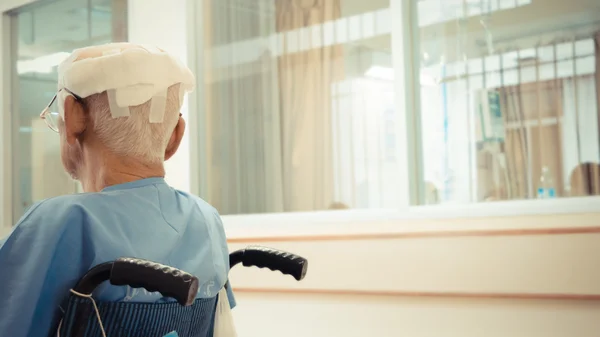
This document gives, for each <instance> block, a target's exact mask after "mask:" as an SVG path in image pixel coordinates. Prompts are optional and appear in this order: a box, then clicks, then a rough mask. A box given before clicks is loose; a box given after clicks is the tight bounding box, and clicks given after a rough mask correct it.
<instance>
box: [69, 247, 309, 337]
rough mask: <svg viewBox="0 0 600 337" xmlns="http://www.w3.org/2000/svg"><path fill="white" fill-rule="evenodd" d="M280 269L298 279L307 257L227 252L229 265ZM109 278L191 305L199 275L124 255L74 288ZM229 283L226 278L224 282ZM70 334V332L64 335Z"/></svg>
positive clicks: (78, 321)
mask: <svg viewBox="0 0 600 337" xmlns="http://www.w3.org/2000/svg"><path fill="white" fill-rule="evenodd" d="M240 263H241V264H242V265H243V266H245V267H251V266H255V267H258V268H268V269H270V270H273V271H280V272H281V273H282V274H284V275H291V276H292V277H294V278H295V279H296V280H297V281H301V280H302V279H304V277H305V276H306V272H307V270H308V261H307V260H306V259H305V258H303V257H301V256H298V255H294V254H291V253H288V252H284V251H281V250H277V249H272V248H268V247H262V246H250V247H247V248H245V249H240V250H237V251H234V252H233V253H231V254H230V255H229V266H230V269H231V268H233V267H234V266H236V265H238V264H240ZM106 281H109V282H110V284H112V285H116V286H130V287H132V288H144V289H146V290H147V291H149V292H159V293H161V294H162V295H163V296H164V297H170V298H174V299H175V300H176V301H177V302H178V303H179V304H180V305H182V306H191V305H192V304H194V302H195V301H196V296H197V293H198V286H199V282H198V278H197V277H195V276H193V275H191V274H189V273H187V272H185V271H182V270H180V269H177V268H174V267H170V266H166V265H163V264H159V263H155V262H152V261H147V260H142V259H137V258H129V257H123V258H119V259H117V260H115V261H111V262H105V263H102V264H99V265H97V266H95V267H93V268H92V269H90V270H89V271H88V272H87V273H86V274H85V275H84V276H83V277H81V278H80V279H79V281H78V282H77V284H76V285H75V287H74V288H73V290H74V291H75V292H77V293H80V294H92V293H93V291H94V290H95V289H96V288H97V287H98V286H99V285H100V284H102V283H104V282H106ZM225 286H226V287H229V282H227V283H226V285H225ZM87 320H88V316H87V315H86V313H84V312H81V311H78V312H76V313H75V317H74V321H73V322H74V324H73V325H74V326H75V328H74V330H75V333H74V335H75V336H80V335H82V334H81V332H82V331H80V328H78V327H79V326H81V327H83V326H84V324H85V323H86V322H87ZM66 337H70V336H66Z"/></svg>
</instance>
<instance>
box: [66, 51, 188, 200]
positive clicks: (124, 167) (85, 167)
mask: <svg viewBox="0 0 600 337" xmlns="http://www.w3.org/2000/svg"><path fill="white" fill-rule="evenodd" d="M109 46H110V45H109ZM114 46H118V48H119V49H120V50H126V49H129V48H136V49H137V50H138V51H139V50H140V49H141V47H139V46H136V45H130V44H118V45H116V44H115V45H113V47H112V48H115V47H114ZM106 50H107V47H106V46H98V47H89V48H84V49H81V50H79V51H77V52H78V54H77V57H76V58H74V59H73V60H72V62H73V63H72V64H73V65H75V64H76V63H77V62H80V61H81V60H86V59H89V58H96V57H100V56H103V52H105V51H106ZM142 57H144V56H143V55H142ZM59 69H60V68H59ZM155 70H156V69H146V71H155ZM132 74H134V73H132ZM59 76H60V71H59ZM98 76H99V78H100V80H99V82H102V81H103V79H102V78H101V77H102V76H105V77H106V74H98ZM111 76H112V75H111ZM115 76H117V74H115ZM137 76H140V75H139V74H138V75H137ZM141 77H144V76H143V75H141ZM104 79H106V78H104ZM87 80H88V81H95V80H96V78H95V76H94V73H93V70H92V73H91V74H90V76H89V78H88V79H87ZM144 80H146V79H145V77H144V78H140V81H144ZM158 80H159V81H160V80H161V79H160V78H159V79H158ZM106 81H107V83H111V82H110V81H112V79H111V78H108V79H107V80H106ZM119 81H125V82H127V81H128V79H122V80H121V79H120V80H119ZM128 83H129V84H131V83H137V82H136V80H133V81H129V82H128ZM165 83H167V82H165ZM169 83H170V82H169ZM116 85H117V86H118V83H117V84H116ZM136 85H137V87H136ZM136 85H133V86H131V85H130V86H129V87H128V88H126V89H128V91H127V92H126V95H123V93H116V94H115V91H113V92H112V98H111V94H110V92H109V91H110V90H104V91H101V92H98V93H94V94H90V95H85V94H81V95H80V93H79V92H78V88H69V87H68V84H65V85H64V87H65V88H66V89H67V90H69V91H71V92H72V93H73V94H67V95H65V96H66V97H65V98H64V105H63V109H62V115H63V116H64V117H63V118H59V121H58V130H59V133H60V138H61V156H62V161H63V165H64V167H65V169H66V170H67V172H68V173H69V174H70V175H71V176H72V177H73V178H74V179H78V180H80V181H81V183H82V185H83V187H84V190H86V191H96V190H99V189H102V188H104V187H105V186H108V185H114V184H118V183H123V182H127V181H133V180H138V179H142V178H147V177H156V176H164V167H163V163H164V161H165V160H167V159H169V158H170V157H171V156H172V155H173V154H174V153H175V152H176V151H177V148H178V147H179V144H180V142H181V139H182V137H183V133H184V129H185V121H184V120H183V118H181V114H180V112H179V111H180V107H181V99H182V96H183V94H182V93H183V91H182V90H180V89H181V87H180V86H181V85H182V84H181V83H174V84H170V85H168V86H166V87H165V88H164V90H163V94H162V95H159V96H161V97H159V99H158V102H157V101H154V102H153V99H154V98H155V97H156V93H155V92H154V91H152V86H151V85H150V86H149V87H148V85H146V83H142V84H141V85H140V84H136ZM73 86H78V87H81V88H83V89H80V90H81V91H82V92H85V91H86V88H87V84H82V85H75V84H73ZM99 87H102V86H99ZM136 88H138V89H139V91H136V90H138V89H136ZM148 88H150V89H148ZM61 89H63V88H61V81H60V78H59V90H61ZM107 89H108V88H107ZM147 89H148V90H147ZM111 90H112V89H111ZM88 91H89V89H88ZM140 92H142V93H141V94H140ZM119 94H121V96H123V97H119ZM136 95H138V96H139V95H142V96H139V97H142V98H141V99H142V100H141V101H139V99H140V98H137V99H138V102H136V103H139V104H135V105H127V103H125V105H126V106H123V103H122V102H123V101H125V102H130V101H131V102H135V100H130V98H134V99H135V97H137V96H136ZM143 95H146V96H148V97H146V96H143ZM79 96H82V97H79ZM146 98H147V99H146ZM119 99H121V101H119ZM111 100H112V101H111ZM117 103H119V104H120V105H121V107H115V106H116V105H117ZM59 104H60V103H59ZM153 104H158V106H159V107H160V113H164V114H163V115H162V116H161V117H160V118H159V117H156V112H157V111H155V110H158V109H153V107H152V105H153ZM155 108H156V107H155ZM116 110H118V111H119V114H120V115H119V114H116V113H115V111H116ZM124 113H125V114H128V116H125V115H123V114H124ZM153 114H154V115H153ZM157 118H158V119H159V120H160V122H157V121H156V119H157Z"/></svg>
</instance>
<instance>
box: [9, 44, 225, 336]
mask: <svg viewBox="0 0 600 337" xmlns="http://www.w3.org/2000/svg"><path fill="white" fill-rule="evenodd" d="M58 73H59V74H58V77H59V80H58V92H57V95H56V96H55V97H54V99H53V100H52V102H51V103H50V105H49V108H47V109H45V110H44V112H43V113H42V115H41V117H42V118H44V119H45V120H46V122H47V123H48V126H49V127H50V128H52V129H53V130H55V131H57V132H58V134H57V137H60V144H61V157H62V162H63V165H64V168H65V170H66V171H67V172H68V173H69V174H70V175H71V176H72V177H73V178H74V179H76V180H79V181H80V182H81V184H82V186H83V189H84V191H85V193H82V194H76V195H66V196H61V197H56V198H52V199H48V200H44V201H42V202H39V203H37V204H36V205H34V206H33V207H31V208H30V209H29V210H28V212H27V213H26V214H25V215H24V216H23V217H22V218H21V220H20V221H19V223H18V224H17V225H16V227H15V228H14V230H13V232H12V233H11V235H10V236H9V237H8V238H7V239H5V240H4V241H3V242H0V336H7V337H8V336H48V334H49V332H51V331H53V329H56V327H57V325H58V321H59V319H60V315H61V306H64V305H63V304H64V300H65V299H66V297H67V295H68V294H69V290H70V288H71V287H73V286H74V285H75V283H76V281H77V280H78V278H79V277H81V276H82V275H83V274H84V273H85V272H86V271H87V270H88V269H90V268H91V267H93V266H95V265H97V264H99V263H102V262H106V261H110V260H114V259H117V258H119V257H122V256H129V257H137V258H143V259H147V260H152V261H155V262H159V263H163V264H167V265H170V266H174V267H177V268H180V269H183V270H185V271H187V272H190V273H192V274H194V275H197V276H198V277H199V279H200V289H199V292H198V297H214V296H215V295H217V293H219V291H221V290H222V288H223V286H224V284H225V283H226V281H227V273H228V271H229V260H228V250H227V246H226V240H225V233H224V231H223V227H222V223H221V220H220V218H219V214H218V213H217V211H216V210H215V209H214V208H213V207H211V206H210V205H209V204H207V203H206V202H204V201H203V200H201V199H200V198H198V197H196V196H193V195H190V194H187V193H185V192H181V191H178V190H175V189H173V188H172V187H170V186H169V185H168V184H167V183H166V182H165V180H164V179H163V177H164V175H165V169H164V165H163V162H164V161H165V160H167V159H169V158H170V157H171V156H173V154H175V152H176V151H177V148H178V146H179V144H180V142H181V138H182V136H183V133H184V129H185V121H184V120H183V118H182V117H181V114H180V113H179V109H180V107H181V103H182V98H183V95H184V93H185V92H186V91H189V90H191V89H192V87H193V83H194V77H193V75H192V74H191V72H190V71H189V69H187V68H186V67H185V66H183V65H182V64H181V63H179V61H177V60H176V59H174V58H173V57H171V56H170V55H168V54H167V53H165V52H164V51H162V50H160V49H157V48H152V47H147V46H138V45H132V44H109V45H102V46H95V47H88V48H83V49H79V50H76V51H74V52H73V54H72V56H71V57H70V58H69V59H67V60H66V61H65V62H63V64H61V65H60V66H59V68H58ZM54 108H55V109H56V110H54ZM53 111H58V113H56V112H53ZM227 288H228V289H229V287H227ZM94 296H95V298H97V299H100V300H104V301H134V302H156V301H167V300H168V299H163V298H161V296H160V294H157V293H148V292H146V291H143V290H139V289H131V288H128V287H115V286H110V285H105V286H104V287H101V288H99V289H98V290H97V293H94ZM228 298H229V302H230V304H231V305H232V306H233V305H234V300H233V296H232V294H231V293H228Z"/></svg>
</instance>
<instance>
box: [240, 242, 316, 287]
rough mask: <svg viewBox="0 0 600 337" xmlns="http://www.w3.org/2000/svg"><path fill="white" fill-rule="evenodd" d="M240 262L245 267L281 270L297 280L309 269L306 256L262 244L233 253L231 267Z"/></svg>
mask: <svg viewBox="0 0 600 337" xmlns="http://www.w3.org/2000/svg"><path fill="white" fill-rule="evenodd" d="M239 263H242V265H243V266H244V267H252V266H253V267H258V268H268V269H271V270H273V271H280V272H281V273H282V274H285V275H291V276H293V277H294V278H295V279H296V280H297V281H300V280H302V279H303V278H304V277H305V276H306V271H307V270H308V261H307V260H306V259H305V258H303V257H301V256H298V255H294V254H292V253H288V252H284V251H281V250H277V249H273V248H268V247H262V246H250V247H247V248H245V249H240V250H237V251H235V252H233V253H231V254H230V255H229V267H230V268H233V267H234V266H235V265H237V264H239Z"/></svg>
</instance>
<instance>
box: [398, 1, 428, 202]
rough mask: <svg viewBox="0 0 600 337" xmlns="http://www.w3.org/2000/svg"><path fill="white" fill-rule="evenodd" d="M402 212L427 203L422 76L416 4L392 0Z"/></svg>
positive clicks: (414, 2) (399, 181) (399, 200)
mask: <svg viewBox="0 0 600 337" xmlns="http://www.w3.org/2000/svg"><path fill="white" fill-rule="evenodd" d="M390 13H391V17H393V18H397V19H395V20H392V37H393V38H392V46H391V47H392V64H393V66H394V78H395V79H396V80H395V81H394V93H395V104H394V105H395V110H396V117H397V118H396V120H397V122H396V134H397V135H398V140H399V141H398V149H397V153H398V159H397V160H398V165H399V167H398V179H397V182H398V184H399V186H398V190H399V191H403V193H401V195H399V196H398V205H399V207H400V209H403V210H408V208H409V207H410V206H411V205H415V204H417V205H418V204H422V203H423V201H424V186H423V153H422V148H423V146H422V142H421V133H422V130H421V114H420V112H421V109H420V97H421V91H420V85H419V83H420V82H419V72H420V64H419V62H418V60H419V57H418V54H419V50H420V48H418V46H419V34H418V30H419V27H418V22H417V3H416V1H415V0H410V1H405V0H390Z"/></svg>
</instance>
